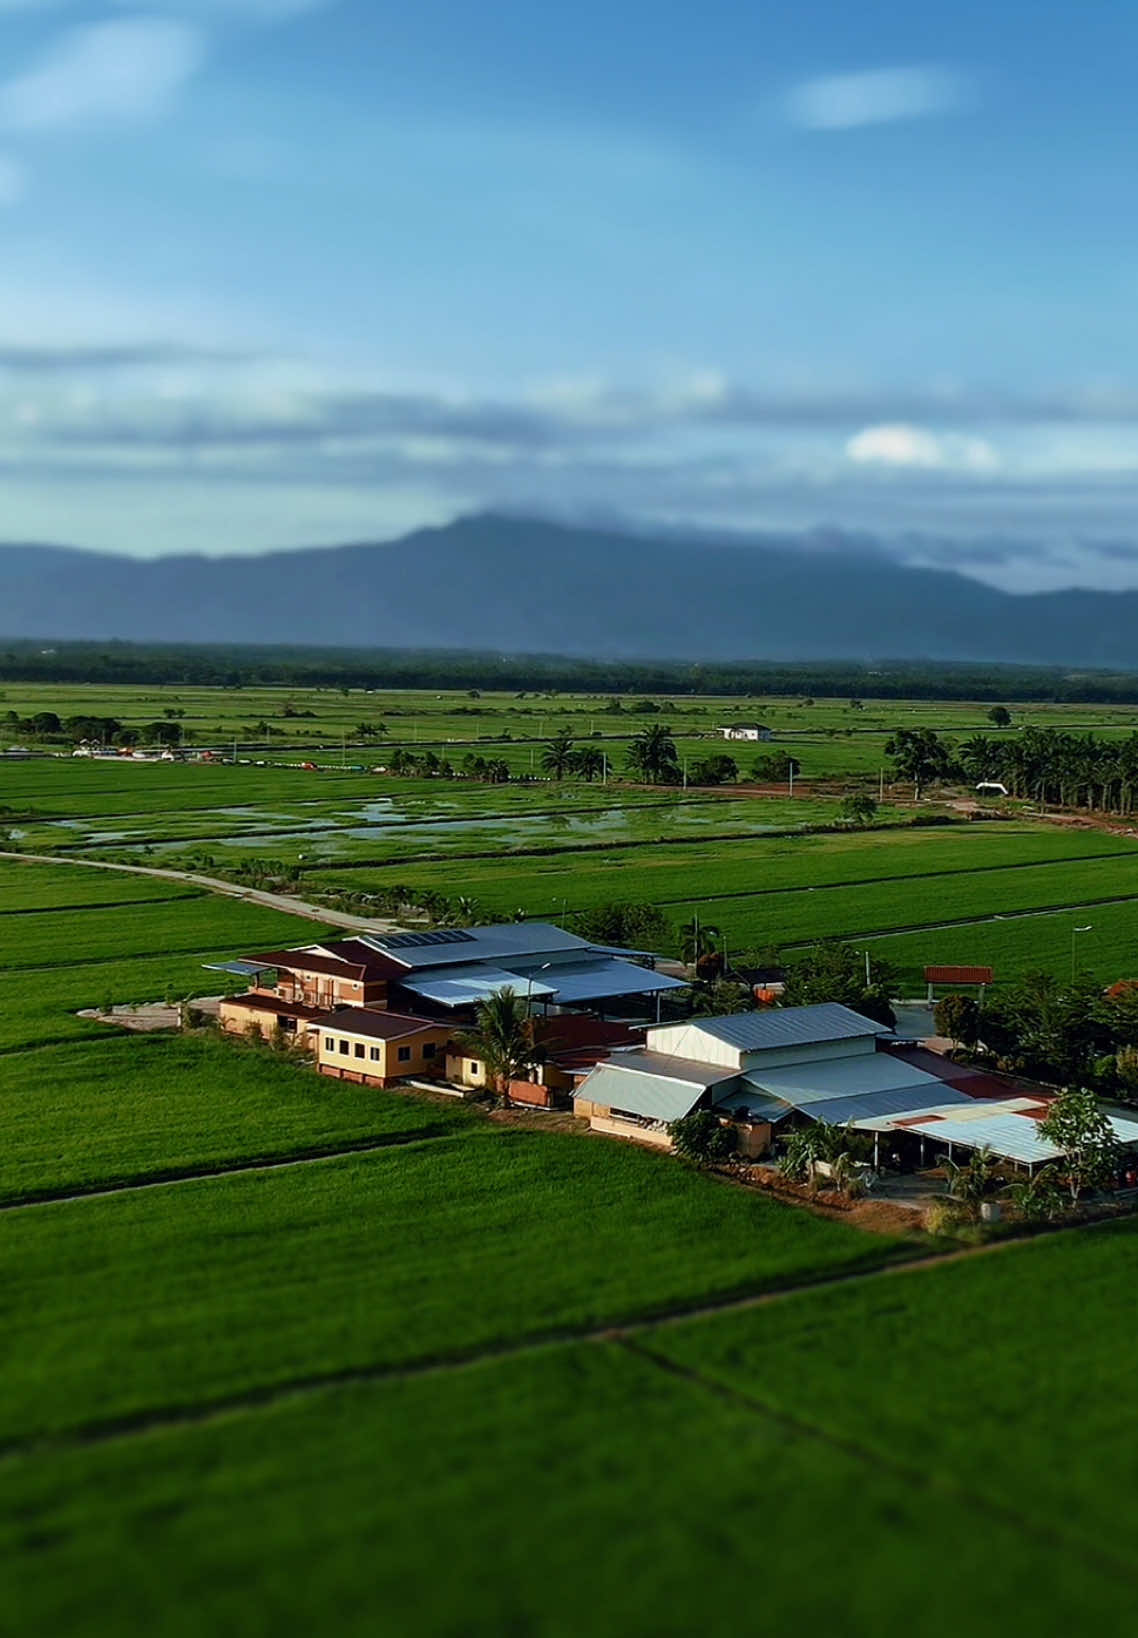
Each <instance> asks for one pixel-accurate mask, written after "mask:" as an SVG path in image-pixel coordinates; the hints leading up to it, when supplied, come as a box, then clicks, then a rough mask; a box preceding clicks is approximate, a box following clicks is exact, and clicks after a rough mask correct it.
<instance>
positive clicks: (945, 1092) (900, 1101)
mask: <svg viewBox="0 0 1138 1638" xmlns="http://www.w3.org/2000/svg"><path fill="white" fill-rule="evenodd" d="M970 1102H971V1100H970V1099H969V1098H968V1096H967V1095H966V1094H965V1093H963V1092H954V1091H953V1089H952V1088H951V1087H948V1086H945V1085H944V1084H943V1083H941V1082H933V1083H932V1086H931V1087H924V1086H896V1087H888V1088H885V1089H883V1090H882V1091H879V1092H866V1093H865V1094H864V1095H863V1096H861V1097H856V1096H854V1097H845V1098H829V1099H826V1100H824V1101H823V1102H821V1103H814V1104H811V1105H810V1108H809V1110H808V1113H809V1115H810V1117H811V1119H812V1120H825V1121H829V1122H830V1124H831V1125H833V1126H845V1125H847V1124H852V1125H853V1126H856V1127H864V1128H865V1129H866V1130H867V1131H871V1132H872V1131H881V1132H884V1131H886V1130H888V1129H889V1128H890V1127H893V1126H895V1125H896V1124H897V1122H898V1120H900V1119H904V1118H905V1117H906V1116H908V1115H919V1114H920V1113H921V1112H922V1111H924V1112H927V1111H928V1110H930V1109H932V1108H934V1107H935V1108H937V1109H945V1108H948V1107H950V1106H952V1105H955V1104H957V1103H960V1104H968V1103H970Z"/></svg>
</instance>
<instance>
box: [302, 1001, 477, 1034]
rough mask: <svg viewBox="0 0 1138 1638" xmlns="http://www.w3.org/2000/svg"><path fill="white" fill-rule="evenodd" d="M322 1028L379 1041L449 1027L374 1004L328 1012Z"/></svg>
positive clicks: (324, 1017)
mask: <svg viewBox="0 0 1138 1638" xmlns="http://www.w3.org/2000/svg"><path fill="white" fill-rule="evenodd" d="M317 1025H318V1028H320V1029H323V1030H327V1032H328V1034H329V1035H336V1034H340V1033H342V1034H344V1035H370V1036H372V1037H373V1038H374V1039H375V1040H377V1041H398V1040H400V1039H401V1038H402V1037H403V1036H404V1035H421V1034H422V1033H423V1032H424V1030H428V1029H435V1030H445V1029H447V1028H448V1027H449V1026H448V1025H447V1024H445V1023H444V1022H443V1021H442V1020H441V1019H438V1018H414V1017H412V1016H411V1014H410V1013H406V1012H373V1010H372V1009H371V1008H370V1007H345V1008H344V1009H343V1010H342V1011H341V1012H328V1013H325V1014H324V1016H323V1017H322V1018H320V1019H318V1020H317Z"/></svg>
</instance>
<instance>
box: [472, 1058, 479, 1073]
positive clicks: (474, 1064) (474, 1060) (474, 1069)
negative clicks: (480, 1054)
mask: <svg viewBox="0 0 1138 1638" xmlns="http://www.w3.org/2000/svg"><path fill="white" fill-rule="evenodd" d="M470 1073H471V1074H472V1075H477V1073H478V1059H477V1058H471V1060H470Z"/></svg>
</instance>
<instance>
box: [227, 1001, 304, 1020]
mask: <svg viewBox="0 0 1138 1638" xmlns="http://www.w3.org/2000/svg"><path fill="white" fill-rule="evenodd" d="M221 1004H222V1006H223V1007H244V1008H245V1010H246V1011H247V1012H272V1013H275V1014H276V1015H277V1017H279V1018H319V1017H320V1014H321V1012H322V1011H323V1008H321V1007H306V1006H303V1005H302V1004H301V1003H300V1002H299V1001H285V1000H284V999H283V998H282V997H281V996H279V995H225V996H222V998H221Z"/></svg>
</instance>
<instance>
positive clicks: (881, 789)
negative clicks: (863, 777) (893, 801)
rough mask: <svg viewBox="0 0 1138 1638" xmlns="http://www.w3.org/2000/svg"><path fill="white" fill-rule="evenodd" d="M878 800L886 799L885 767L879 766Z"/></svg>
mask: <svg viewBox="0 0 1138 1638" xmlns="http://www.w3.org/2000/svg"><path fill="white" fill-rule="evenodd" d="M877 800H878V802H879V803H881V802H884V801H885V769H884V768H879V769H878V771H877Z"/></svg>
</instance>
